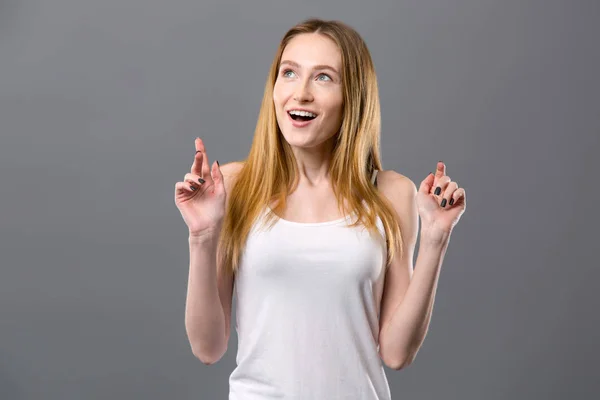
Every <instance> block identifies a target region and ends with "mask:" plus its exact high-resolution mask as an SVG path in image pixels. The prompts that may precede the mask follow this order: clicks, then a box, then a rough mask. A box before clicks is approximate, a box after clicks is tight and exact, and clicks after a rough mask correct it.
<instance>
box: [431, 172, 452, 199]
mask: <svg viewBox="0 0 600 400" xmlns="http://www.w3.org/2000/svg"><path fill="white" fill-rule="evenodd" d="M448 183H450V177H449V176H448V175H444V176H442V177H440V178H437V179H436V183H435V184H434V185H433V187H432V191H431V193H432V194H434V195H436V196H439V195H440V194H442V192H443V191H444V190H445V189H446V186H448Z"/></svg>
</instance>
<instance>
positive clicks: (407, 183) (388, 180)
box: [377, 169, 416, 197]
mask: <svg viewBox="0 0 600 400" xmlns="http://www.w3.org/2000/svg"><path fill="white" fill-rule="evenodd" d="M377 187H378V188H379V190H381V191H382V192H383V193H384V194H388V195H391V196H394V195H397V194H399V193H406V192H407V191H409V192H411V191H415V192H416V185H415V183H414V182H413V181H412V180H411V179H410V178H409V177H408V176H406V175H403V174H401V173H400V172H397V171H394V170H393V169H385V170H380V171H378V172H377ZM394 197H395V196H394Z"/></svg>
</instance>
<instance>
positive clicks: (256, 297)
mask: <svg viewBox="0 0 600 400" xmlns="http://www.w3.org/2000/svg"><path fill="white" fill-rule="evenodd" d="M376 175H377V171H374V173H373V177H372V181H374V180H375V177H376ZM265 212H266V211H265ZM263 216H264V213H263ZM351 218H355V214H354V213H352V214H351V215H350V216H347V217H345V218H340V219H337V220H334V221H327V222H316V223H301V222H292V221H287V220H283V219H278V221H277V222H276V224H275V225H274V226H273V227H272V228H271V229H270V230H267V229H266V228H264V229H259V227H258V224H255V225H254V226H253V228H252V231H251V233H250V235H249V236H248V241H247V243H246V248H245V251H244V253H243V254H242V257H241V259H240V268H239V270H238V274H237V275H236V278H235V295H236V296H237V304H236V331H237V335H238V353H237V357H236V363H237V367H236V368H235V370H234V371H233V372H232V373H231V375H230V377H229V388H230V389H229V400H267V399H295V400H337V399H352V400H354V399H357V400H358V399H360V400H375V399H377V400H388V399H391V393H390V389H389V385H388V381H387V378H386V375H385V371H384V368H383V364H382V361H381V358H380V357H379V311H380V302H381V296H382V293H383V285H384V277H385V261H386V256H387V248H386V243H385V230H384V228H383V223H382V222H381V219H380V218H379V217H378V218H377V226H378V228H379V231H380V232H381V233H382V236H383V240H382V239H381V238H377V237H376V236H375V235H371V234H370V233H369V232H368V231H367V230H366V229H365V228H364V227H363V226H362V225H359V226H357V227H353V228H350V227H346V223H347V222H349V220H350V219H351Z"/></svg>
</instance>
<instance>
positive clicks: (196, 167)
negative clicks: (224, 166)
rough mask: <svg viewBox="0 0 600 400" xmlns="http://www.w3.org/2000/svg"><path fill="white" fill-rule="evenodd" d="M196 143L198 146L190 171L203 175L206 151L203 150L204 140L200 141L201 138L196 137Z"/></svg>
mask: <svg viewBox="0 0 600 400" xmlns="http://www.w3.org/2000/svg"><path fill="white" fill-rule="evenodd" d="M194 145H195V147H196V155H195V156H194V163H193V164H192V168H191V169H190V172H191V173H192V174H196V175H202V157H204V153H203V152H202V142H201V141H200V138H198V137H197V138H196V140H195V141H194Z"/></svg>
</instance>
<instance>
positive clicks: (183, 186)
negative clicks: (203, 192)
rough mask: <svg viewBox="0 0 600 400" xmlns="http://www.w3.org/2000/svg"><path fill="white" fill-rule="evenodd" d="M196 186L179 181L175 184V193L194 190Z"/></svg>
mask: <svg viewBox="0 0 600 400" xmlns="http://www.w3.org/2000/svg"><path fill="white" fill-rule="evenodd" d="M195 190H196V188H195V187H194V186H193V185H190V184H189V183H188V182H177V183H176V184H175V195H178V194H182V193H190V192H194V191H195Z"/></svg>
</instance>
